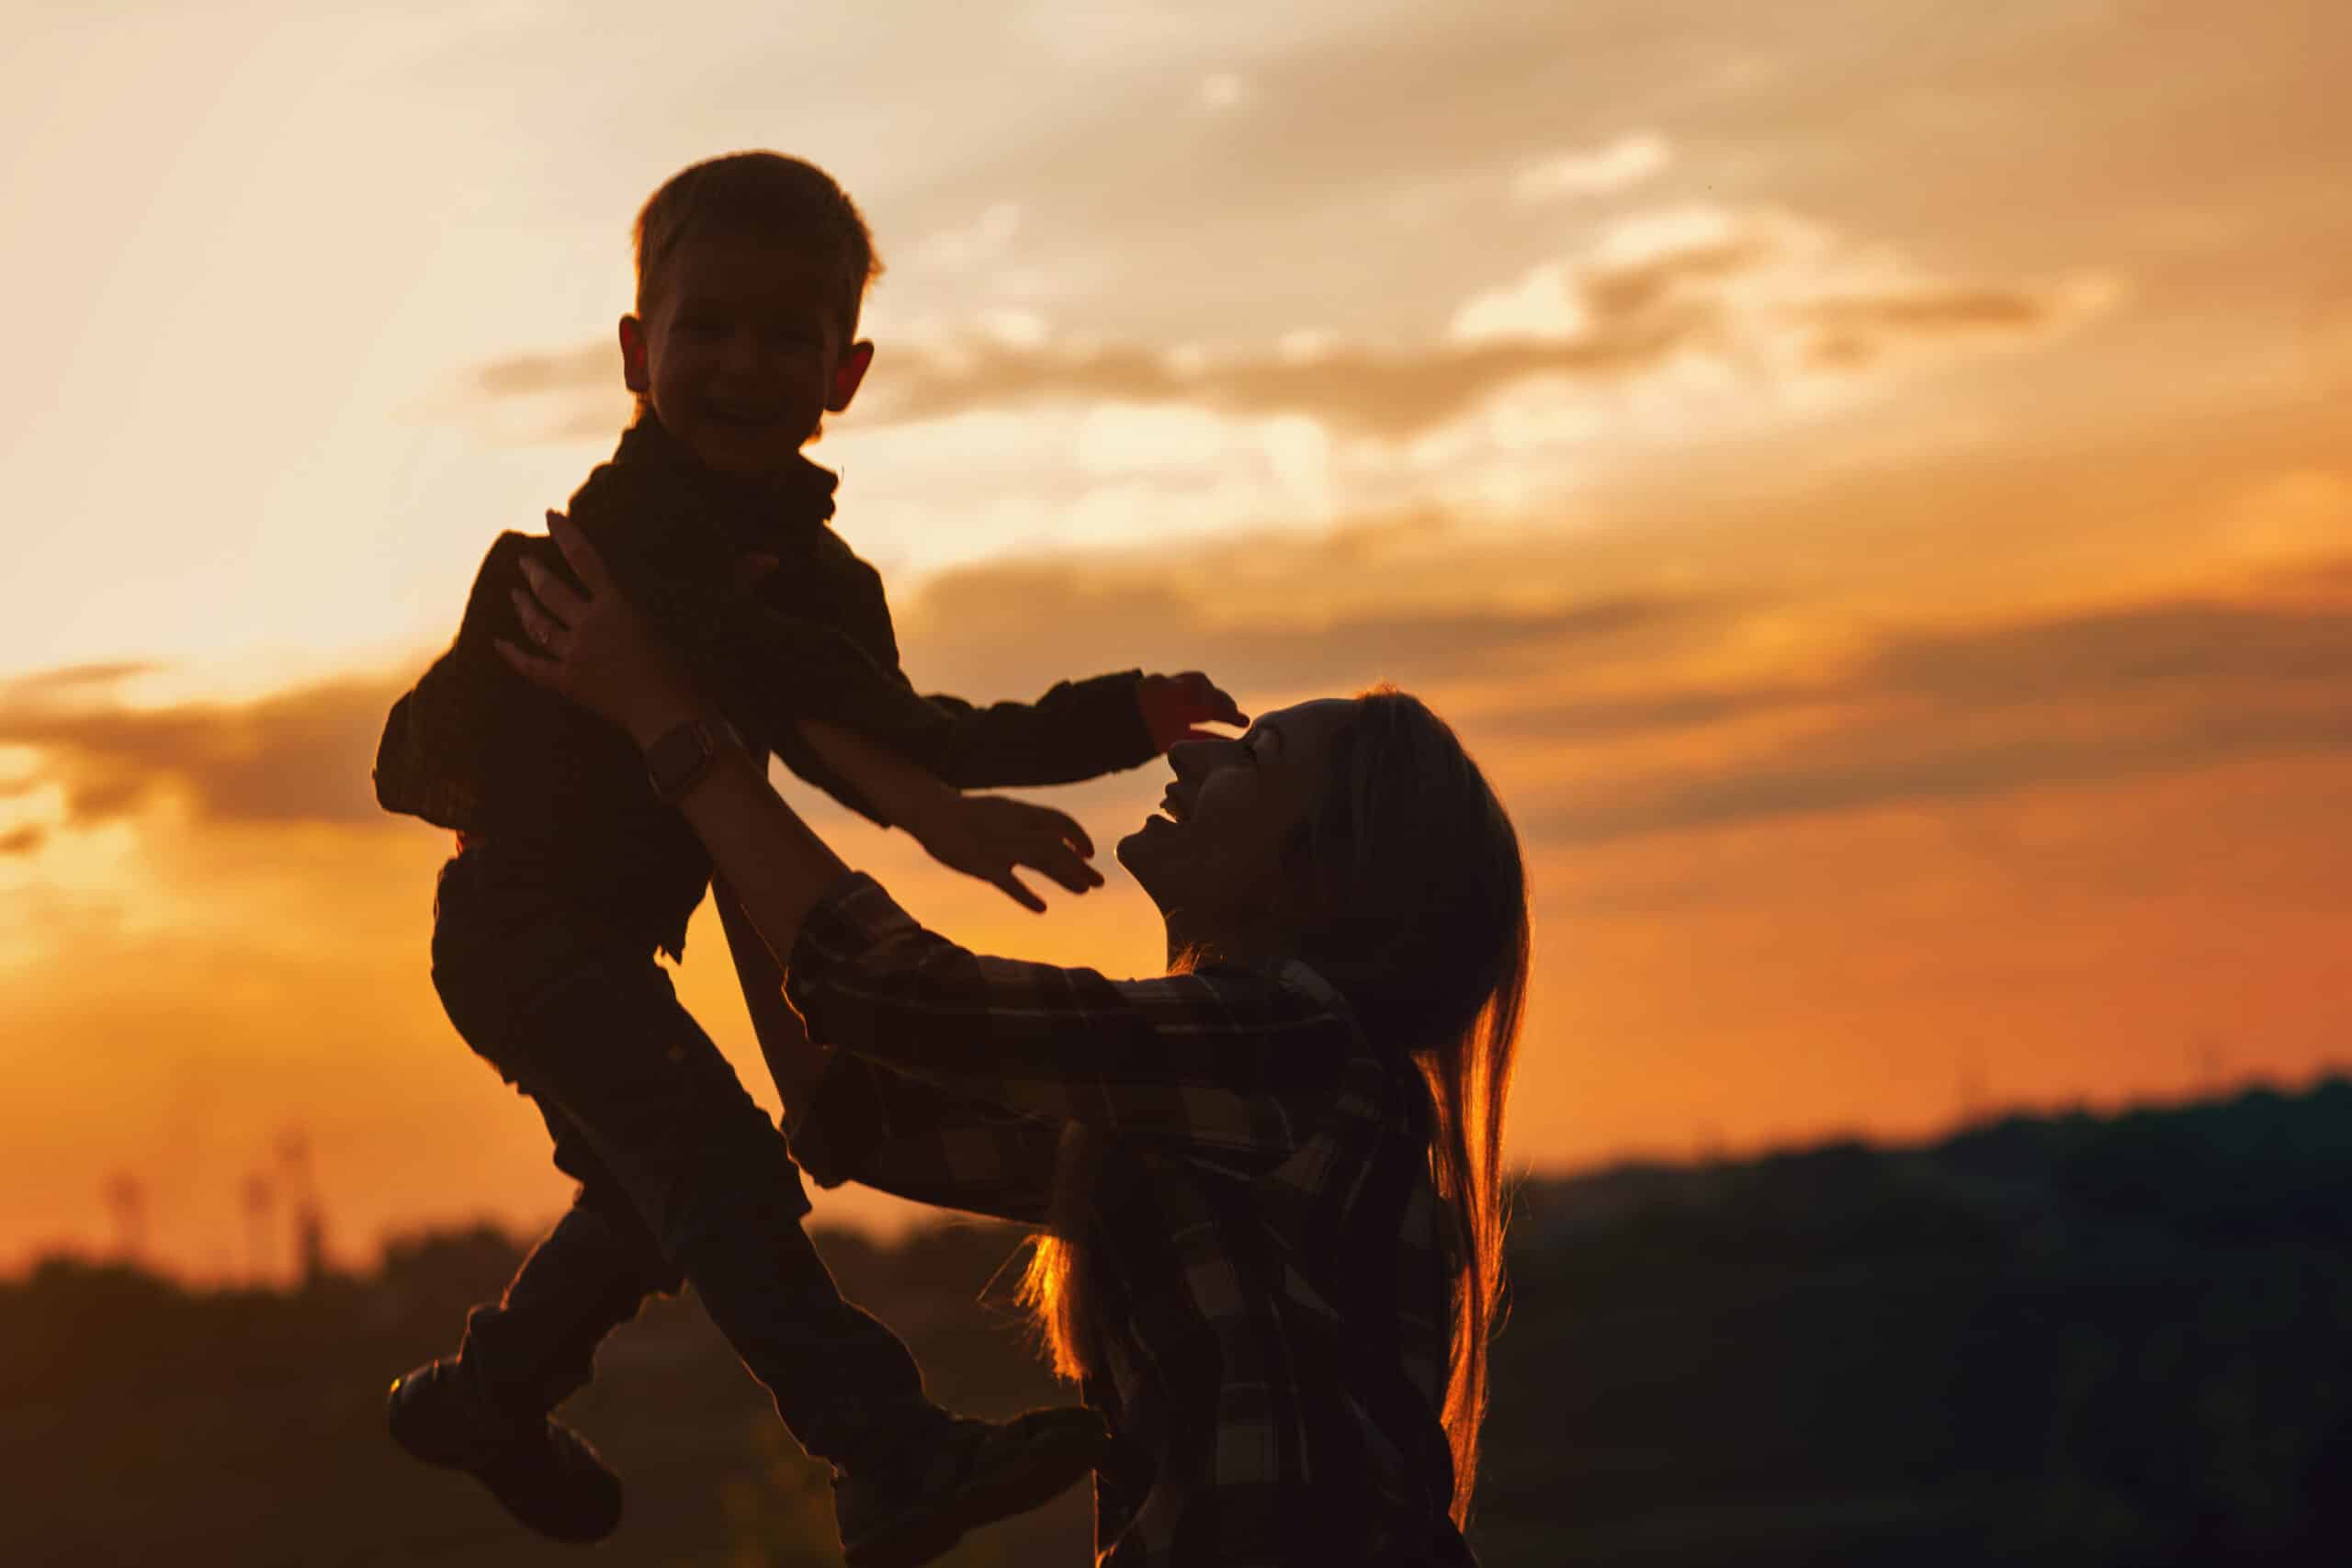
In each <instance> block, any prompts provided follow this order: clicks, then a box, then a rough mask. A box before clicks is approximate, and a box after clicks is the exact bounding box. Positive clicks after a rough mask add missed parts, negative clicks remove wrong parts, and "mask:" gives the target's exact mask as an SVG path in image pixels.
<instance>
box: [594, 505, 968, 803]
mask: <svg viewBox="0 0 2352 1568" xmlns="http://www.w3.org/2000/svg"><path fill="white" fill-rule="evenodd" d="M587 499H588V498H587V496H586V493H585V492H583V493H582V496H579V497H575V498H574V502H573V507H572V511H571V516H572V519H573V521H575V522H576V523H578V524H579V525H580V527H581V531H582V533H584V534H586V535H587V536H588V540H589V543H590V544H592V545H594V547H596V551H597V553H598V555H600V556H601V557H603V558H604V559H605V563H606V566H607V568H608V569H609V570H611V571H612V573H613V576H614V579H615V580H616V581H618V582H619V583H620V584H621V585H622V587H623V590H624V591H625V592H627V593H628V596H629V600H630V603H631V604H634V605H635V606H636V607H637V609H638V611H639V613H640V614H641V615H644V616H645V617H646V619H647V620H648V621H649V622H650V623H651V624H652V626H653V628H654V630H655V631H656V632H657V633H658V634H659V635H660V636H661V637H662V639H663V641H665V642H667V643H668V644H669V645H670V646H671V647H673V648H674V649H677V650H678V651H679V653H680V654H681V655H683V656H684V659H685V661H686V666H687V668H688V670H689V671H691V672H692V673H693V675H694V677H695V681H696V682H697V683H699V684H701V685H702V686H703V687H704V688H705V689H706V690H707V691H708V692H709V693H710V694H712V695H713V696H715V697H717V698H718V700H719V703H720V705H722V706H723V707H725V708H726V709H727V710H728V711H729V713H732V714H736V715H740V716H742V717H743V718H744V719H745V720H746V721H748V722H749V723H751V724H752V726H753V727H754V728H756V729H757V730H758V731H759V736H758V739H760V740H762V741H763V742H765V743H766V744H767V745H768V746H770V747H772V748H773V749H774V750H775V751H776V753H777V755H779V756H780V757H782V758H783V759H784V760H785V761H786V765H787V766H789V767H791V768H792V770H793V771H794V772H795V773H799V774H800V775H801V776H802V777H804V778H806V779H808V780H809V782H810V783H812V784H816V785H818V786H819V787H820V788H821V789H823V790H824V791H825V792H826V793H827V794H829V795H832V796H833V797H834V798H835V799H837V800H839V801H841V802H842V805H844V806H847V807H850V808H851V809H852V810H854V811H857V812H859V813H861V814H863V815H864V816H866V817H868V818H873V819H874V820H875V821H876V822H883V821H884V818H882V816H881V814H880V813H879V812H878V811H876V809H875V808H874V807H872V806H870V805H869V804H868V803H867V802H866V801H865V799H864V798H863V797H862V796H860V795H858V793H857V792H856V790H855V789H854V788H853V787H852V786H851V785H850V784H847V783H846V782H845V781H843V780H842V779H841V778H840V777H839V776H838V775H836V774H834V773H832V771H831V770H830V769H828V768H826V767H825V766H824V764H823V763H822V762H821V761H819V760H818V759H817V757H816V755H815V753H814V751H813V750H811V749H810V748H809V746H808V745H807V744H806V742H804V741H803V740H802V739H800V733H799V729H798V728H797V721H798V720H800V719H802V718H820V719H826V720H829V721H831V722H832V723H835V724H839V725H841V726H842V728H847V729H853V730H855V731H857V732H858V733H860V734H862V735H865V736H866V737H867V738H869V739H872V740H874V741H875V742H876V743H877V744H879V745H883V746H887V747H888V748H890V749H891V750H895V751H897V752H899V754H900V755H902V756H906V757H908V758H910V759H912V760H913V761H915V762H916V763H917V764H918V765H919V766H922V767H924V768H926V769H928V770H930V771H931V772H933V773H937V772H938V771H939V761H940V758H941V756H942V754H943V752H944V746H945V742H946V740H947V737H948V730H949V720H948V718H947V716H945V715H944V714H943V713H941V712H940V711H939V710H938V709H936V708H934V707H933V706H932V705H930V704H928V703H926V702H924V701H923V700H922V698H921V697H919V696H917V695H916V694H914V693H913V692H912V691H911V690H910V689H909V688H908V687H907V684H906V682H904V681H903V680H900V679H898V678H896V671H894V670H888V669H885V668H884V667H882V666H880V665H878V664H877V663H876V661H875V660H874V659H873V657H872V656H871V655H870V654H869V652H868V651H867V650H866V649H863V648H861V647H860V646H859V645H858V644H857V642H856V641H855V640H854V639H853V638H852V637H849V636H848V635H846V634H844V633H843V632H842V631H841V630H839V629H836V628H835V627H833V626H827V625H825V624H823V623H821V622H819V621H814V620H809V619H806V618H803V617H799V616H794V615H781V614H778V613H777V612H776V611H775V610H773V609H771V608H769V607H768V606H766V605H764V604H761V603H760V602H759V601H758V600H757V599H756V598H755V597H753V596H752V594H751V593H748V592H744V591H742V590H741V589H739V588H737V587H736V586H735V584H734V581H733V575H732V574H733V567H734V563H733V561H732V559H731V558H729V557H728V556H727V555H726V554H725V553H724V552H723V551H722V550H719V549H718V548H716V547H711V548H707V549H697V548H696V547H695V543H694V535H693V532H692V530H690V529H684V528H679V529H662V528H658V527H651V526H647V523H648V522H649V521H650V519H648V518H646V517H643V516H641V515H640V516H636V517H632V516H630V515H629V513H630V510H631V509H630V508H628V507H626V506H616V505H607V504H586V505H583V504H582V502H583V501H585V500H587ZM548 555H549V557H550V558H557V557H558V552H556V551H555V550H554V547H553V546H552V545H551V544H550V545H549V546H548ZM706 556H707V558H706ZM556 564H557V565H558V566H560V564H561V563H560V558H557V559H556ZM567 575H568V574H567ZM884 825H885V826H888V823H887V822H885V823H884Z"/></svg>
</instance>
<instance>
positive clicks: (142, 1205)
mask: <svg viewBox="0 0 2352 1568" xmlns="http://www.w3.org/2000/svg"><path fill="white" fill-rule="evenodd" d="M106 1190H107V1212H108V1213H111V1214H112V1215H113V1216H114V1253H115V1257H116V1258H118V1259H119V1260H120V1261H121V1262H123V1263H125V1264H129V1265H131V1266H133V1267H135V1266H137V1265H138V1263H139V1262H140V1261H141V1259H142V1258H145V1257H146V1256H147V1190H146V1189H145V1188H144V1187H142V1186H141V1185H140V1182H139V1179H138V1178H137V1177H135V1176H133V1175H131V1174H130V1172H129V1171H127V1170H118V1171H116V1172H115V1173H114V1174H113V1175H112V1176H110V1177H108V1178H107V1189H106Z"/></svg>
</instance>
